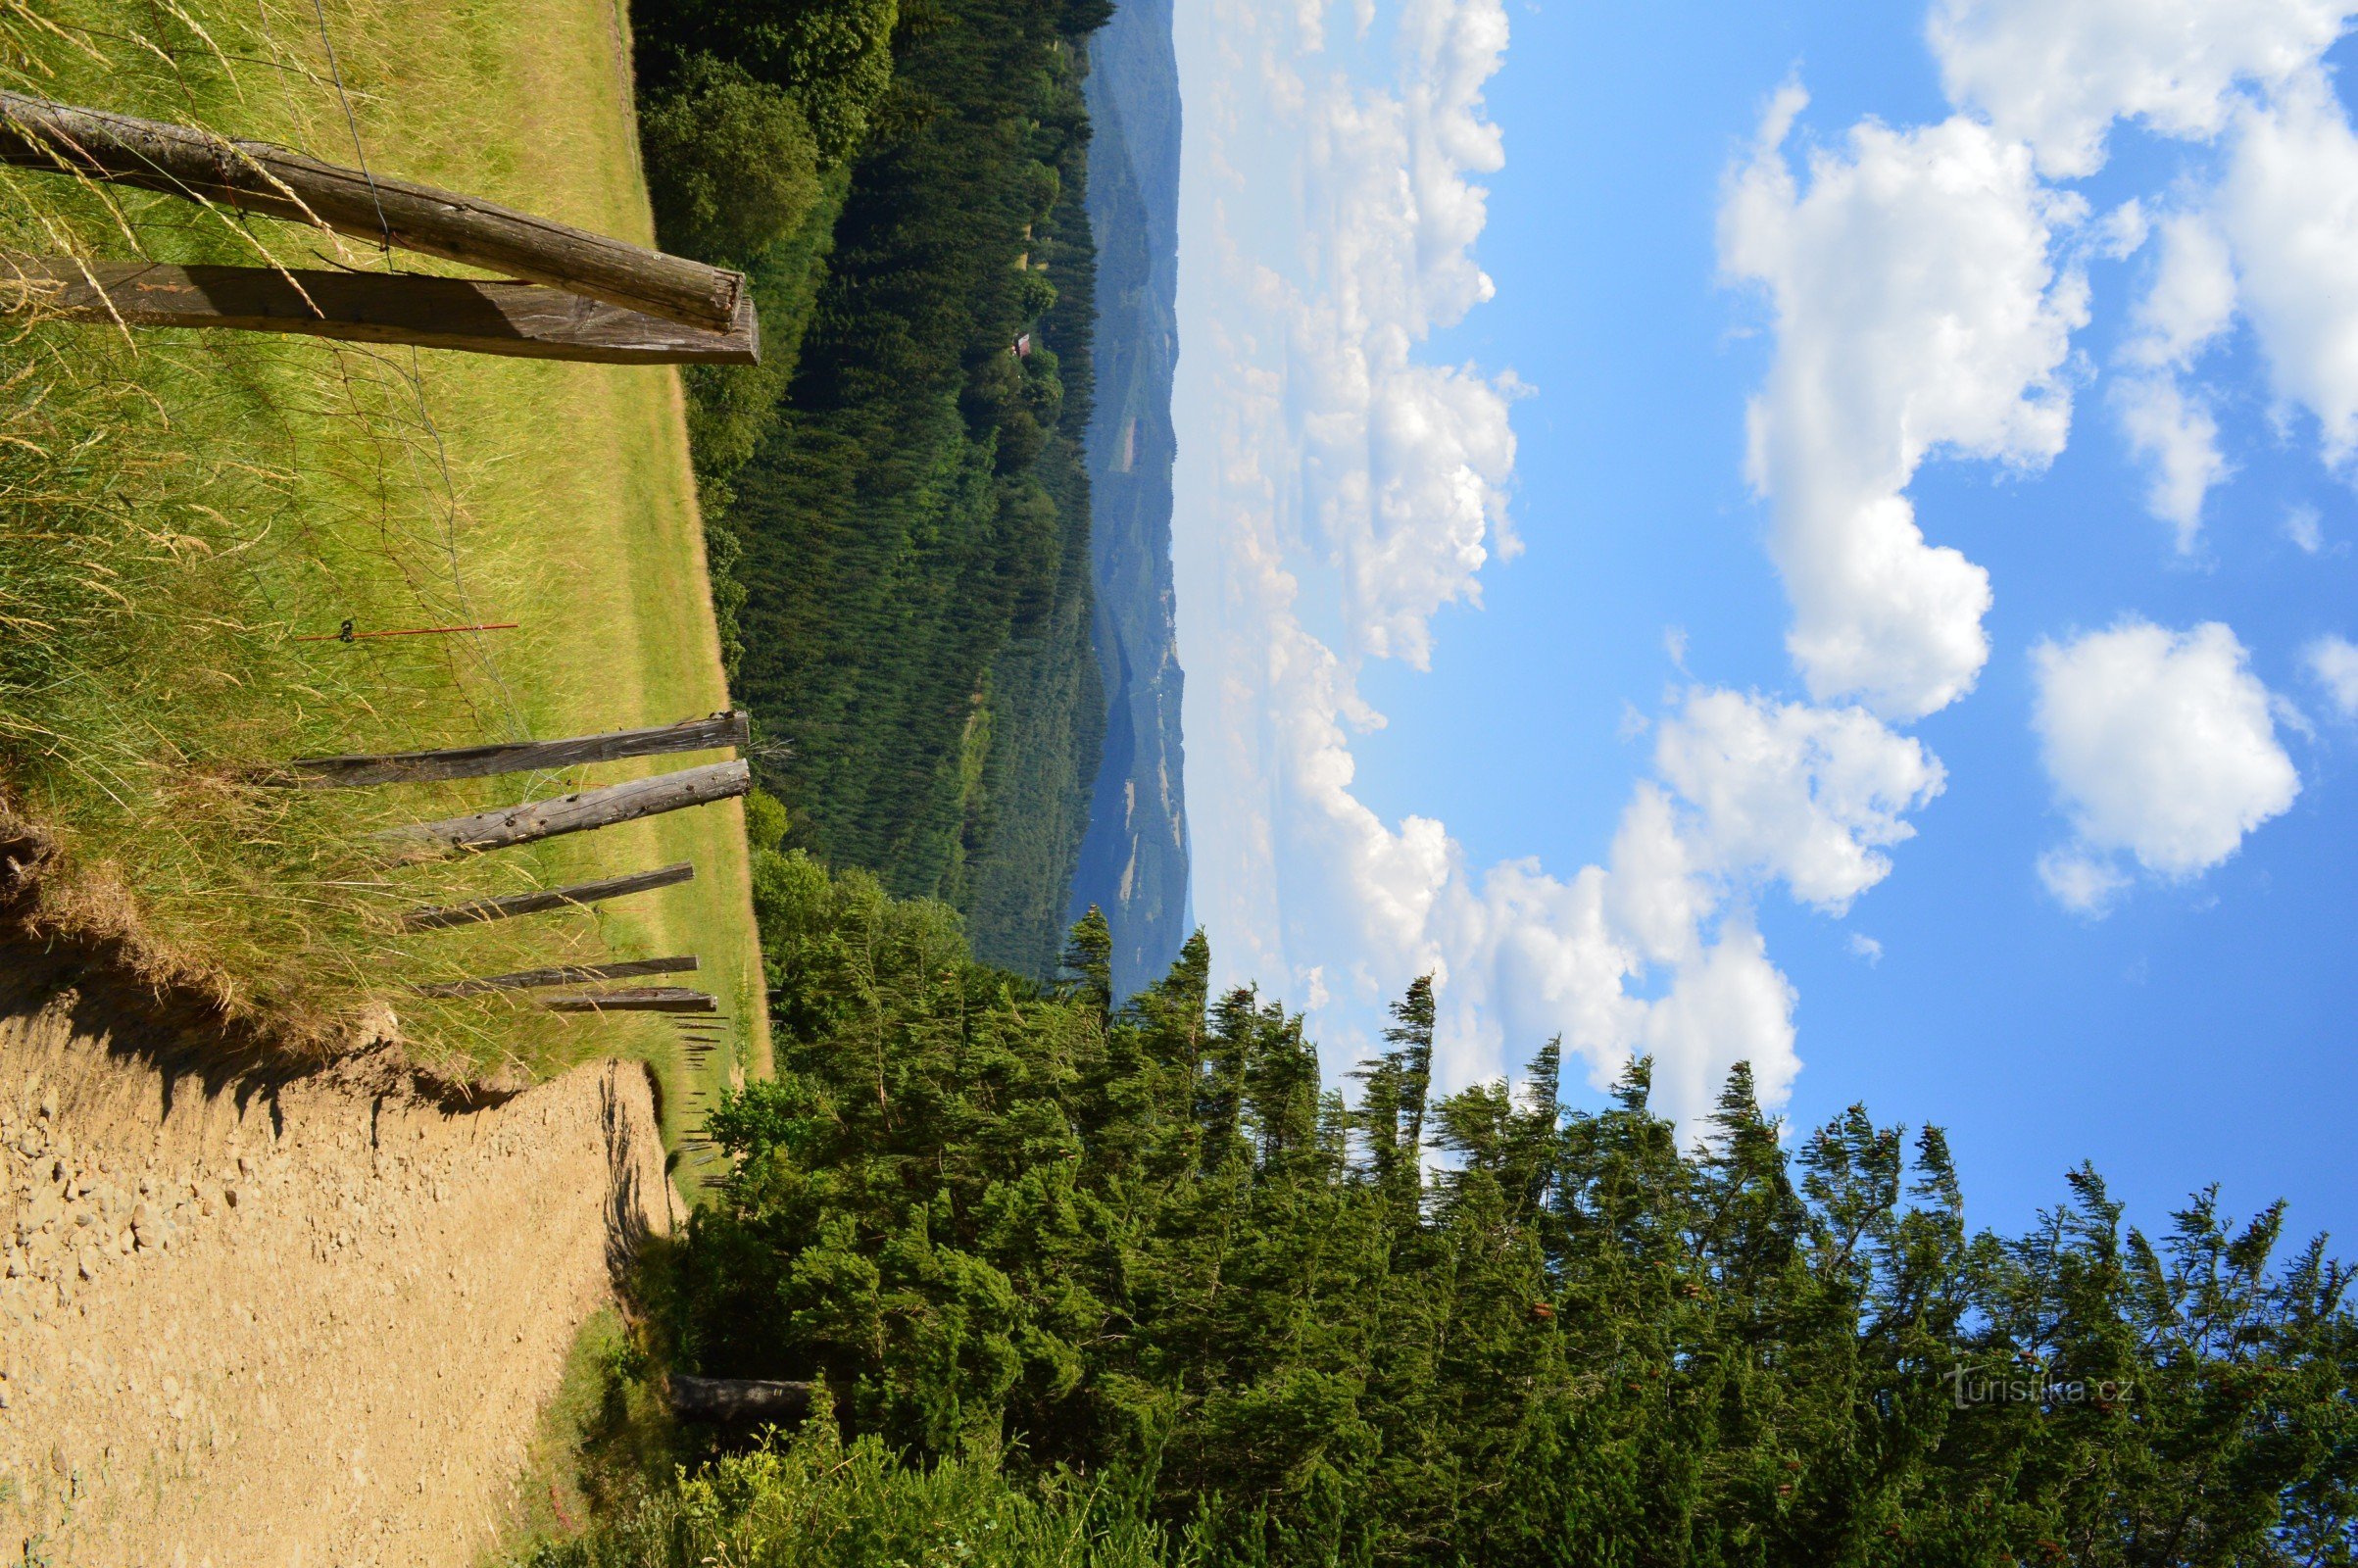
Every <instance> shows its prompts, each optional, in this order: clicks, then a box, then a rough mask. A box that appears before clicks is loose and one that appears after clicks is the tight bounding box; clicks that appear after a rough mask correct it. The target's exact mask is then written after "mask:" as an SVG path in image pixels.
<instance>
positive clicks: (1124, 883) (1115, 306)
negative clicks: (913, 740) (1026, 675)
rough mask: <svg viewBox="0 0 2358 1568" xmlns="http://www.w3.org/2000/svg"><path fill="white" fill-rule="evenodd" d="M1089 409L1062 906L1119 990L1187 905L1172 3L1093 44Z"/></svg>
mask: <svg viewBox="0 0 2358 1568" xmlns="http://www.w3.org/2000/svg"><path fill="white" fill-rule="evenodd" d="M1085 90H1086V93H1087V97H1088V102H1089V118H1090V123H1091V125H1092V127H1093V130H1094V139H1093V140H1092V142H1091V144H1090V150H1089V221H1090V226H1091V228H1092V230H1093V231H1094V233H1095V235H1096V239H1097V252H1098V258H1097V301H1098V319H1097V407H1096V414H1095V417H1094V419H1093V421H1092V423H1091V424H1090V427H1089V436H1088V468H1089V483H1090V491H1091V496H1092V505H1091V524H1090V539H1091V547H1090V548H1091V553H1092V557H1093V564H1094V566H1095V572H1096V589H1097V612H1096V623H1095V627H1094V641H1095V645H1096V649H1097V659H1098V664H1099V667H1100V668H1101V669H1102V670H1103V672H1104V676H1105V700H1106V720H1105V760H1104V761H1103V763H1102V764H1101V766H1100V768H1099V771H1098V777H1097V784H1096V788H1095V790H1094V792H1093V794H1092V796H1091V800H1090V811H1089V832H1088V836H1087V838H1086V839H1085V840H1084V841H1083V842H1082V846H1081V859H1080V868H1079V870H1078V871H1077V872H1076V873H1075V874H1074V877H1073V886H1072V910H1073V914H1074V916H1075V917H1076V918H1077V917H1078V916H1079V915H1080V914H1081V913H1083V912H1084V911H1086V910H1087V909H1088V908H1089V907H1090V906H1091V905H1095V906H1097V907H1099V908H1101V909H1103V910H1105V918H1106V920H1107V921H1108V922H1109V923H1110V924H1111V926H1112V928H1113V982H1114V986H1115V989H1116V991H1117V993H1118V994H1120V995H1125V996H1126V995H1128V994H1130V993H1131V992H1134V991H1136V990H1137V989H1138V988H1139V987H1141V986H1142V985H1144V984H1146V983H1147V982H1148V981H1150V980H1153V979H1155V978H1158V977H1159V976H1160V974H1161V973H1162V971H1163V970H1164V969H1166V968H1167V967H1169V965H1170V962H1171V960H1172V959H1173V958H1175V957H1177V956H1178V954H1179V949H1180V946H1181V944H1182V943H1184V942H1185V941H1186V940H1187V934H1188V930H1189V928H1190V926H1191V924H1192V915H1191V910H1190V907H1189V903H1188V892H1187V887H1188V883H1187V864H1188V848H1187V808H1186V799H1185V795H1184V790H1183V785H1182V779H1181V769H1180V760H1181V747H1180V735H1179V691H1180V682H1181V678H1182V677H1181V675H1180V670H1179V657H1178V647H1177V641H1176V633H1175V628H1174V626H1173V621H1172V591H1171V462H1172V459H1173V457H1174V456H1175V455H1176V452H1177V443H1176V440H1175V439H1174V437H1173V434H1172V429H1171V377H1172V372H1173V370H1174V369H1175V368H1176V367H1177V364H1178V358H1179V339H1178V327H1177V297H1178V283H1179V66H1178V61H1177V59H1176V57H1175V56H1174V55H1173V53H1172V50H1171V0H1121V4H1120V5H1118V6H1117V8H1116V9H1115V11H1114V14H1113V20H1112V21H1110V22H1108V23H1107V24H1106V25H1105V26H1104V27H1103V28H1101V29H1100V30H1099V31H1098V33H1097V35H1096V37H1095V39H1094V40H1093V41H1092V43H1091V46H1090V70H1089V75H1088V78H1087V82H1086V88H1085Z"/></svg>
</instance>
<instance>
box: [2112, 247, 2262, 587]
mask: <svg viewBox="0 0 2358 1568" xmlns="http://www.w3.org/2000/svg"><path fill="white" fill-rule="evenodd" d="M2158 226H2159V229H2160V233H2161V241H2162V243H2161V261H2160V264H2159V266H2158V267H2157V268H2156V269H2155V270H2154V274H2153V281H2152V283H2151V285H2150V286H2148V287H2147V289H2146V291H2145V294H2144V297H2143V298H2142V299H2140V300H2138V301H2137V307H2136V309H2135V311H2134V312H2133V313H2132V314H2131V326H2132V329H2133V330H2132V332H2131V335H2130V338H2129V341H2128V342H2127V344H2126V345H2124V346H2123V348H2122V351H2121V358H2122V360H2123V361H2124V362H2126V363H2127V364H2128V365H2130V366H2132V367H2134V368H2135V373H2133V374H2131V375H2130V376H2129V377H2128V378H2126V379H2125V380H2123V381H2121V382H2119V383H2118V384H2117V385H2116V386H2115V387H2114V389H2113V407H2114V409H2115V411H2116V412H2117V413H2118V414H2119V416H2120V419H2121V428H2122V430H2123V432H2124V433H2125V434H2127V436H2128V437H2129V445H2130V449H2131V450H2132V451H2133V452H2135V453H2136V454H2137V456H2138V457H2139V458H2141V459H2143V460H2144V461H2145V462H2146V463H2147V464H2149V465H2150V466H2152V469H2153V477H2152V479H2151V481H2150V483H2149V484H2148V486H2147V488H2146V492H2145V507H2146V510H2147V511H2149V512H2151V513H2152V514H2153V515H2154V516H2156V517H2158V518H2160V519H2161V520H2162V521H2164V522H2167V523H2169V524H2171V525H2172V526H2173V528H2175V530H2176V532H2177V540H2178V549H2179V553H2180V554H2182V555H2184V554H2187V553H2190V552H2191V551H2192V550H2193V548H2194V541H2195V539H2196V538H2197V537H2198V536H2199V535H2200V533H2201V530H2202V503H2203V498H2204V497H2205V496H2207V495H2208V494H2209V493H2210V491H2211V489H2212V487H2213V486H2215V485H2217V484H2218V483H2219V482H2220V481H2221V480H2223V479H2225V478H2226V477H2227V476H2228V474H2229V472H2230V471H2231V470H2230V468H2229V466H2228V462H2227V459H2226V458H2225V457H2224V456H2223V455H2222V454H2221V453H2220V450H2219V421H2218V420H2217V419H2216V418H2215V417H2213V416H2212V414H2211V410H2210V403H2209V400H2208V399H2207V398H2206V397H2205V396H2204V395H2203V394H2202V393H2200V392H2196V391H2191V390H2189V389H2188V387H2187V385H2186V372H2187V371H2188V370H2189V369H2191V368H2193V364H2194V361H2195V359H2196V358H2197V357H2198V356H2200V354H2201V353H2202V351H2203V350H2204V349H2206V348H2208V347H2209V346H2210V345H2211V344H2213V343H2214V342H2216V341H2218V339H2219V338H2220V337H2221V336H2222V335H2224V334H2225V333H2226V331H2227V329H2228V327H2229V325H2230V324H2232V323H2233V322H2234V320H2235V267H2234V264H2233V263H2232V262H2231V261H2230V259H2229V257H2228V250H2227V240H2226V237H2225V236H2223V235H2222V234H2221V233H2220V232H2219V230H2218V229H2217V228H2216V227H2215V226H2213V225H2212V223H2211V222H2210V221H2209V220H2208V219H2207V218H2205V217H2204V216H2203V215H2201V214H2198V213H2176V214H2172V215H2171V216H2170V217H2168V218H2166V219H2164V220H2162V221H2161V223H2160V224H2159V225H2158Z"/></svg>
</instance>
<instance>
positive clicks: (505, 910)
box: [401, 860, 696, 931]
mask: <svg viewBox="0 0 2358 1568" xmlns="http://www.w3.org/2000/svg"><path fill="white" fill-rule="evenodd" d="M695 880H696V866H695V864H694V863H693V862H691V861H688V860H680V861H677V862H675V863H673V864H671V865H666V866H663V867H661V868H660V869H657V870H653V871H634V872H632V873H631V874H630V875H628V876H610V877H607V878H606V879H605V880H603V881H599V882H576V883H574V884H573V885H572V886H571V887H565V888H549V889H547V890H546V891H543V892H540V893H511V894H509V895H508V896H507V897H506V898H502V899H476V900H475V901H473V902H472V903H470V904H450V905H443V906H441V907H427V908H423V909H412V910H411V911H410V912H409V913H407V914H405V915H403V916H402V917H401V928H402V929H403V930H404V931H440V930H446V929H448V928H449V927H451V926H458V925H477V924H480V923H481V922H483V921H485V920H513V919H515V918H516V916H517V915H519V914H539V913H542V912H543V911H545V910H549V909H568V908H578V907H582V906H585V905H591V904H599V903H603V902H604V901H605V900H608V899H618V898H621V897H623V896H624V895H626V894H631V893H648V892H652V891H653V890H655V889H656V888H667V887H673V886H676V885H677V884H679V883H681V882H693V881H695Z"/></svg>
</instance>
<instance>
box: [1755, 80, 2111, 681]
mask: <svg viewBox="0 0 2358 1568" xmlns="http://www.w3.org/2000/svg"><path fill="white" fill-rule="evenodd" d="M1805 102H1806V99H1805V96H1804V95H1803V94H1802V93H1801V92H1800V90H1799V89H1798V88H1794V87H1789V88H1787V89H1786V90H1785V91H1783V92H1781V93H1780V94H1779V95H1778V97H1777V99H1776V101H1775V103H1774V104H1773V105H1772V107H1771V108H1770V111H1769V113H1768V115H1767V117H1766V119H1765V121H1764V123H1763V125H1762V129H1761V133H1760V138H1759V141H1758V144H1757V146H1756V148H1755V150H1754V152H1753V154H1752V157H1751V158H1750V160H1749V161H1748V162H1747V163H1746V164H1745V165H1744V166H1743V167H1742V168H1741V169H1739V170H1738V171H1736V172H1735V173H1734V174H1733V176H1732V177H1731V179H1730V181H1729V185H1728V189H1727V192H1726V195H1725V198H1724V201H1723V204H1722V207H1721V212H1720V260H1721V265H1722V267H1723V268H1724V269H1725V270H1726V271H1727V272H1728V274H1729V275H1730V276H1732V277H1734V278H1737V279H1742V280H1749V281H1755V282H1758V283H1759V284H1761V285H1763V286H1764V287H1765V289H1766V290H1767V292H1768V294H1769V296H1770V299H1771V301H1772V302H1773V305H1774V308H1775V314H1776V327H1777V351H1776V359H1775V363H1774V365H1773V366H1772V368H1771V369H1770V371H1769V378H1768V385H1767V387H1766V388H1765V389H1764V390H1763V391H1762V393H1761V394H1760V395H1759V396H1758V397H1757V398H1756V399H1754V401H1753V404H1752V407H1751V412H1750V424H1751V472H1752V479H1753V483H1754V485H1755V486H1756V487H1757V488H1758V489H1759V490H1761V491H1762V492H1763V493H1764V494H1766V495H1767V496H1768V497H1769V499H1770V503H1771V507H1772V510H1773V514H1774V517H1775V526H1774V529H1773V532H1772V538H1771V547H1772V553H1773V554H1774V555H1775V557H1776V561H1777V564H1778V567H1779V569H1780V570H1781V571H1782V572H1783V574H1784V577H1785V583H1786V590H1787V593H1788V595H1789V596H1790V597H1791V599H1792V601H1793V612H1794V624H1793V631H1792V633H1791V634H1790V636H1789V638H1788V647H1789V648H1790V650H1791V652H1792V654H1793V659H1794V662H1796V663H1797V664H1798V666H1799V667H1800V670H1801V673H1802V675H1803V677H1804V679H1805V680H1806V681H1807V682H1808V685H1809V689H1810V691H1811V693H1812V694H1813V695H1814V696H1816V697H1817V698H1818V699H1819V700H1821V701H1825V700H1830V699H1835V698H1842V697H1855V698H1857V699H1858V700H1859V701H1861V702H1862V703H1864V704H1865V705H1866V706H1867V707H1868V708H1870V709H1872V710H1873V711H1876V712H1877V713H1880V714H1883V715H1884V716H1886V717H1897V718H1915V717H1920V716H1922V715H1923V714H1926V713H1930V712H1932V711H1936V710H1938V709H1940V708H1942V707H1945V706H1946V705H1947V704H1949V703H1951V702H1953V701H1955V700H1956V699H1957V698H1958V697H1960V696H1962V695H1964V694H1965V693H1966V692H1967V691H1969V690H1971V689H1972V687H1973V684H1974V682H1975V680H1976V678H1977V677H1978V676H1979V674H1980V672H1981V668H1982V665H1983V663H1984V662H1986V661H1987V660H1988V658H1989V654H1990V645H1989V640H1988V637H1987V635H1986V634H1985V632H1984V630H1983V627H1982V617H1983V615H1984V614H1985V613H1987V612H1988V610H1989V608H1990V578H1989V574H1988V573H1987V572H1986V571H1984V570H1983V569H1982V568H1981V567H1980V566H1978V565H1975V564H1973V563H1971V562H1969V561H1967V560H1966V559H1965V558H1964V556H1962V555H1961V554H1959V553H1958V552H1957V551H1955V550H1953V549H1949V548H1947V547H1944V546H1934V545H1930V544H1928V543H1926V541H1925V538H1924V534H1923V531H1922V529H1921V528H1920V527H1919V526H1918V524H1917V521H1916V516H1915V509H1914V508H1913V506H1912V505H1911V504H1910V503H1909V501H1908V500H1907V498H1906V496H1905V495H1904V494H1903V492H1904V491H1905V489H1906V487H1907V484H1908V482H1909V480H1910V479H1911V478H1912V477H1913V475H1914V473H1915V471H1916V468H1917V466H1919V465H1920V464H1922V463H1923V461H1924V460H1925V458H1926V457H1928V456H1930V455H1932V454H1934V453H1936V452H1946V453H1950V454H1954V455H1957V456H1962V457H1976V458H1986V459H1992V460H1996V461H1999V462H2003V463H2006V464H2009V465H2012V466H2017V467H2023V468H2036V467H2038V466H2042V465H2044V464H2046V463H2048V462H2049V461H2051V460H2052V459H2053V458H2054V457H2055V455H2056V454H2057V453H2059V452H2061V451H2062V450H2063V446H2064V441H2065V438H2066V436H2067V435H2068V433H2069V430H2070V423H2071V396H2070V391H2069V388H2068V386H2067V385H2066V383H2065V380H2064V375H2063V371H2064V367H2065V359H2066V355H2067V353H2068V351H2069V345H2070V337H2071V334H2072V332H2073V331H2074V330H2076V329H2077V328H2079V327H2080V326H2082V325H2084V324H2085V323H2086V321H2087V319H2088V305H2087V292H2088V291H2087V286H2086V283H2085V281H2084V280H2083V279H2082V277H2081V276H2080V275H2079V274H2078V273H2077V272H2076V271H2064V272H2061V273H2060V274H2059V273H2058V270H2057V268H2056V266H2055V263H2054V260H2053V256H2052V253H2053V250H2054V243H2055V239H2056V235H2057V232H2058V230H2059V229H2061V228H2064V227H2068V226H2070V225H2072V224H2075V223H2077V222H2078V221H2080V220H2081V219H2082V218H2083V217H2084V216H2085V207H2084V205H2083V204H2082V203H2080V202H2079V201H2078V199H2077V198H2074V197H2071V196H2067V195H2062V194H2059V193H2057V192H2054V191H2052V190H2050V189H2048V188H2046V187H2045V186H2042V185H2041V184H2040V183H2039V180H2038V179H2037V177H2036V176H2035V174H2034V172H2033V170H2032V165H2031V158H2030V154H2029V152H2028V151H2027V149H2025V148H2024V147H2022V146H2021V145H2020V144H2019V143H2012V142H2007V141H2004V140H2002V139H2000V138H1998V137H1996V136H1993V135H1992V134H1991V133H1990V130H1989V129H1988V128H1987V127H1985V126H1983V125H1981V124H1978V123H1974V122H1973V121H1970V120H1966V119H1962V118H1957V119H1951V120H1948V121H1945V122H1942V123H1940V124H1938V125H1929V126H1923V127H1920V128H1916V129H1910V130H1893V129H1891V128H1889V127H1886V126H1884V125H1881V124H1877V123H1873V122H1865V123H1860V124H1858V125H1856V126H1853V127H1852V129H1851V131H1850V133H1849V135H1848V137H1847V138H1846V139H1845V141H1844V143H1843V145H1842V148H1841V150H1839V151H1820V152H1817V153H1815V154H1813V155H1812V156H1811V157H1810V159H1809V171H1808V172H1809V177H1808V181H1807V187H1806V189H1804V188H1803V186H1802V184H1801V182H1800V181H1798V180H1797V179H1796V178H1795V177H1794V173H1793V169H1792V167H1791V166H1790V164H1789V163H1788V161H1787V159H1786V156H1785V153H1784V151H1783V147H1784V143H1785V141H1786V139H1787V137H1788V135H1789V133H1790V131H1791V129H1792V126H1793V118H1794V116H1795V115H1797V114H1798V113H1799V111H1800V109H1801V107H1802V105H1803V104H1804V103H1805Z"/></svg>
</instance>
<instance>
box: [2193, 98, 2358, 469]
mask: <svg viewBox="0 0 2358 1568" xmlns="http://www.w3.org/2000/svg"><path fill="white" fill-rule="evenodd" d="M2217 200H2218V212H2219V221H2220V223H2221V226H2222V227H2223V228H2224V229H2225V231H2226V233H2227V236H2228V239H2229V241H2230V243H2231V244H2232V245H2233V246H2234V248H2235V263H2236V267H2237V269H2238V270H2239V271H2240V273H2241V276H2242V283H2243V303H2244V311H2245V314H2246V315H2247V316H2248V317H2249V318H2250V320H2251V324H2252V329H2253V331H2254V333H2255V334H2256V335H2257V336H2258V338H2259V341H2260V346H2261V349H2262V350H2263V351H2264V352H2265V354H2266V356H2267V359H2268V366H2269V374H2270V379H2271V381H2272V383H2273V385H2274V387H2275V390H2276V393H2277V395H2278V396H2279V397H2281V398H2284V399H2285V400H2287V401H2288V402H2292V403H2297V404H2299V405H2301V406H2302V407H2303V408H2306V409H2307V410H2309V412H2310V413H2312V414H2313V415H2315V416H2316V417H2317V422H2318V426H2319V437H2320V442H2321V444H2322V446H2323V447H2324V449H2325V455H2326V461H2327V462H2328V463H2330V464H2332V465H2333V466H2337V467H2347V466H2350V465H2351V464H2352V462H2353V459H2358V136H2353V135H2352V134H2351V131H2350V123H2349V121H2348V119H2347V117H2345V116H2344V115H2343V114H2342V112H2341V105H2340V103H2339V102H2338V101H2337V100H2336V99H2335V98H2334V96H2333V86H2332V84H2331V83H2330V82H2328V81H2327V80H2326V79H2325V77H2324V75H2323V73H2318V72H2311V73H2306V74H2303V75H2301V76H2300V77H2298V78H2296V79H2294V80H2293V81H2291V82H2289V83H2288V84H2287V85H2286V86H2285V88H2284V92H2283V93H2282V94H2281V95H2280V96H2279V97H2278V98H2277V99H2276V100H2275V101H2273V102H2272V103H2270V104H2268V105H2266V106H2264V107H2263V106H2257V105H2253V106H2247V107H2245V108H2244V109H2243V110H2241V111H2240V113H2239V114H2238V116H2237V121H2236V129H2235V137H2234V145H2233V149H2232V152H2231V154H2230V157H2229V160H2228V170H2227V175H2226V178H2225V179H2224V181H2223V182H2222V184H2221V186H2220V190H2219V194H2218V198H2217Z"/></svg>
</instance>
